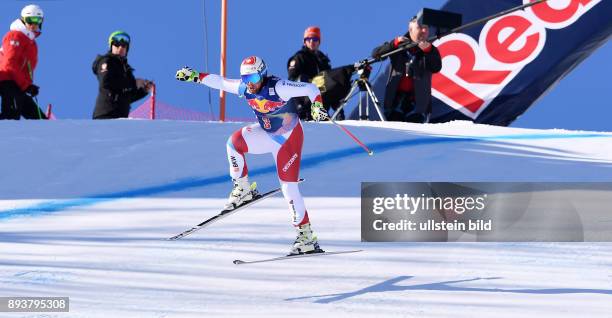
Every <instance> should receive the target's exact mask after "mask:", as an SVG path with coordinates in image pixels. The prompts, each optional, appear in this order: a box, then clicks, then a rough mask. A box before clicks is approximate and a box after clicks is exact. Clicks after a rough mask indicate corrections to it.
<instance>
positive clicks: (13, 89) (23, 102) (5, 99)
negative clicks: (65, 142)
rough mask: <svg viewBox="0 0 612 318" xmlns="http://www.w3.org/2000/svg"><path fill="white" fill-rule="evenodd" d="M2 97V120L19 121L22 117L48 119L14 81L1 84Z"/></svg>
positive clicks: (0, 116)
mask: <svg viewBox="0 0 612 318" xmlns="http://www.w3.org/2000/svg"><path fill="white" fill-rule="evenodd" d="M0 96H2V113H0V119H15V120H19V119H20V118H21V116H23V118H25V119H47V116H46V115H45V113H44V112H43V111H42V110H41V109H40V108H39V107H38V105H37V104H36V102H35V101H34V99H33V98H32V97H31V96H29V95H28V94H26V93H24V92H22V91H21V89H19V86H17V83H15V82H14V81H1V82H0Z"/></svg>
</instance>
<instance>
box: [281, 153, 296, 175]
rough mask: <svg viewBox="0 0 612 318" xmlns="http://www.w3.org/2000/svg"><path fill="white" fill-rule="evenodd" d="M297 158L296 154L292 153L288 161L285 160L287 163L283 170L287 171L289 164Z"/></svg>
mask: <svg viewBox="0 0 612 318" xmlns="http://www.w3.org/2000/svg"><path fill="white" fill-rule="evenodd" d="M297 158H298V154H297V153H294V154H293V156H291V158H290V159H289V161H287V163H286V164H285V165H284V166H283V172H287V170H289V168H291V165H292V164H293V163H294V162H295V160H296V159H297Z"/></svg>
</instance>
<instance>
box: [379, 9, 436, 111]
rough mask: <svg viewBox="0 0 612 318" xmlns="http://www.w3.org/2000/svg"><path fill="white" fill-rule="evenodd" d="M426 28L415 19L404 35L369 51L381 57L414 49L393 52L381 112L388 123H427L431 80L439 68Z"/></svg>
mask: <svg viewBox="0 0 612 318" xmlns="http://www.w3.org/2000/svg"><path fill="white" fill-rule="evenodd" d="M428 37H429V27H428V26H427V25H420V24H419V22H418V20H417V19H416V17H414V18H413V19H412V20H411V21H410V23H409V24H408V32H407V33H406V34H404V35H403V36H399V37H397V38H396V39H394V40H392V41H390V42H385V43H384V44H382V45H381V46H379V47H377V48H375V49H374V50H373V51H372V56H373V57H374V58H380V57H381V56H382V55H383V54H385V53H389V52H391V51H393V50H395V49H397V48H398V47H400V46H404V45H409V44H411V43H416V44H418V45H417V46H415V47H413V48H410V49H408V50H405V51H401V52H398V53H395V54H393V55H391V56H389V58H390V59H391V72H390V73H389V79H388V80H387V86H386V90H385V98H384V112H385V117H386V118H387V120H391V121H407V122H414V123H427V122H428V121H429V116H430V114H431V77H432V73H437V72H439V71H440V69H441V68H442V60H441V58H440V52H439V51H438V49H437V48H436V47H435V46H433V45H432V44H431V43H429V42H427V38H428Z"/></svg>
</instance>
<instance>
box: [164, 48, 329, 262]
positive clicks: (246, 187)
mask: <svg viewBox="0 0 612 318" xmlns="http://www.w3.org/2000/svg"><path fill="white" fill-rule="evenodd" d="M176 78H177V79H178V80H181V81H188V82H196V83H200V84H203V85H206V86H209V87H212V88H215V89H220V90H224V91H226V92H228V93H232V94H236V95H238V96H240V97H244V98H245V99H246V101H247V103H248V105H249V106H250V107H251V109H252V110H253V113H255V116H256V117H257V120H258V121H259V123H257V124H252V125H249V126H246V127H243V128H242V129H239V130H237V131H236V132H234V133H233V134H232V136H231V137H230V138H229V139H228V141H227V158H228V162H229V167H230V175H231V177H232V179H233V182H234V188H233V190H232V192H231V194H230V196H229V200H228V203H227V205H226V208H230V209H231V208H235V207H237V206H239V205H241V204H242V203H243V202H246V201H248V200H251V199H252V198H253V194H254V189H252V186H251V185H250V184H249V181H248V169H247V164H246V161H245V157H244V154H245V153H252V154H263V153H272V155H273V156H274V159H275V161H276V170H277V172H278V177H279V179H280V184H281V189H282V192H283V195H284V197H285V200H286V201H287V203H288V204H289V209H290V211H291V213H292V214H293V225H294V226H295V227H296V230H297V238H296V240H295V242H294V244H293V247H292V248H291V251H290V253H289V255H295V254H305V253H320V252H323V250H322V249H321V248H320V247H319V244H318V242H317V238H316V236H314V235H313V233H312V230H311V228H310V220H309V218H308V212H307V211H306V207H305V206H304V199H303V198H302V195H301V194H300V191H299V188H298V180H299V172H300V161H301V159H302V144H303V140H304V134H303V130H302V124H301V123H300V119H299V117H298V114H297V110H296V104H295V103H293V102H289V101H290V99H292V98H294V97H303V96H307V97H308V98H309V99H310V100H311V102H312V109H311V111H312V117H313V119H314V120H316V121H319V120H326V119H328V118H329V117H328V115H327V113H326V112H325V109H324V108H323V104H322V103H321V93H320V91H319V89H318V88H317V87H316V86H315V85H314V84H311V83H300V82H293V81H288V80H284V79H280V78H278V77H275V76H268V75H267V70H266V64H265V63H264V61H263V60H262V59H261V58H260V57H257V56H250V57H247V58H246V59H244V60H243V61H242V64H241V65H240V79H226V78H223V77H221V76H219V75H215V74H207V73H199V72H197V71H194V70H192V69H190V68H188V67H185V68H182V69H180V70H178V71H177V73H176Z"/></svg>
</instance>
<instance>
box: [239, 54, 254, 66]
mask: <svg viewBox="0 0 612 318" xmlns="http://www.w3.org/2000/svg"><path fill="white" fill-rule="evenodd" d="M256 60H257V58H256V57H255V56H249V57H247V58H246V59H244V60H242V64H243V65H253V64H255V61H256ZM234 65H236V64H234Z"/></svg>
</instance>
